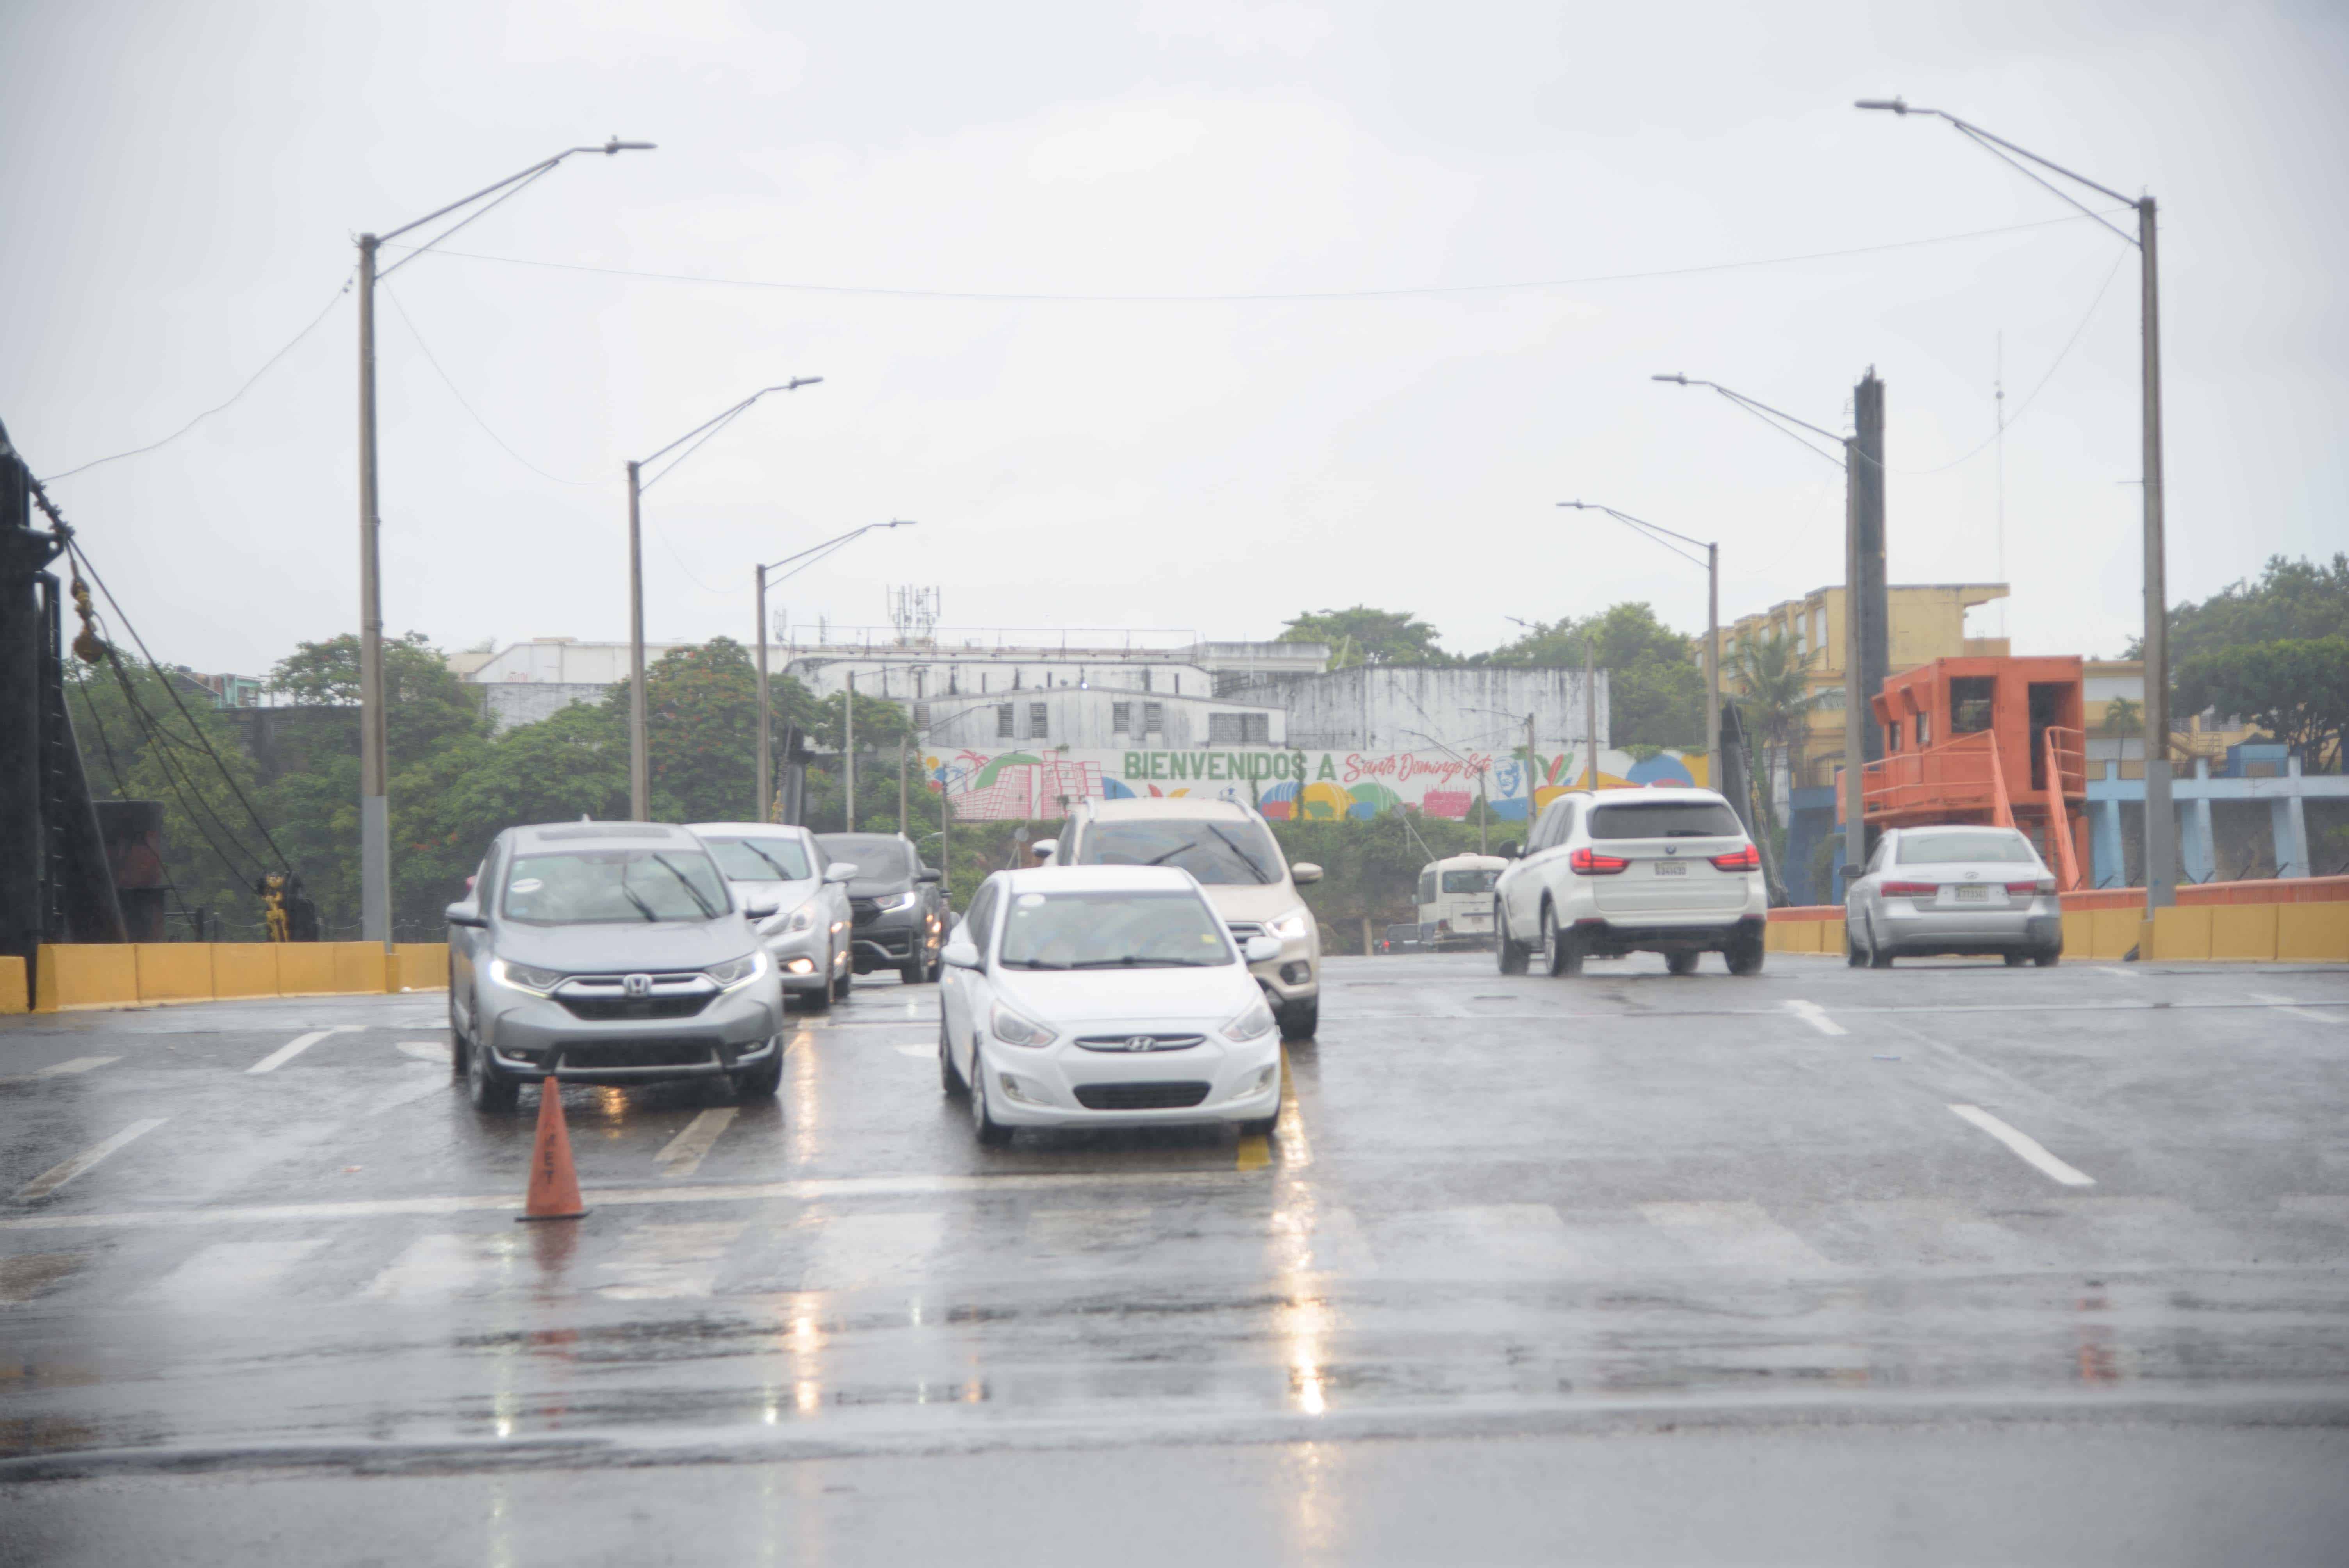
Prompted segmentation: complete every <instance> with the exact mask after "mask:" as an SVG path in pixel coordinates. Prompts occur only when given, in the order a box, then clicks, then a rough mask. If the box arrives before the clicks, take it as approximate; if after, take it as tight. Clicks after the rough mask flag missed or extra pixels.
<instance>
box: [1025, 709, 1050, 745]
mask: <svg viewBox="0 0 2349 1568" xmlns="http://www.w3.org/2000/svg"><path fill="white" fill-rule="evenodd" d="M1050 727H1051V720H1050V716H1049V710H1048V709H1047V708H1046V707H1045V706H1044V704H1042V703H1040V702H1031V703H1030V704H1029V705H1028V738H1029V739H1030V740H1042V739H1044V738H1045V737H1046V734H1047V732H1048V731H1049V730H1050Z"/></svg>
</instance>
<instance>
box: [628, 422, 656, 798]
mask: <svg viewBox="0 0 2349 1568" xmlns="http://www.w3.org/2000/svg"><path fill="white" fill-rule="evenodd" d="M643 495H644V485H643V483H642V480H641V479H640V476H639V474H638V465H637V464H636V463H635V462H630V463H629V464H628V820H630V821H631V822H648V821H650V820H652V798H653V787H652V758H651V757H650V755H649V747H648V744H647V738H646V734H645V544H644V527H643V522H642V516H641V512H642V507H641V502H642V498H643Z"/></svg>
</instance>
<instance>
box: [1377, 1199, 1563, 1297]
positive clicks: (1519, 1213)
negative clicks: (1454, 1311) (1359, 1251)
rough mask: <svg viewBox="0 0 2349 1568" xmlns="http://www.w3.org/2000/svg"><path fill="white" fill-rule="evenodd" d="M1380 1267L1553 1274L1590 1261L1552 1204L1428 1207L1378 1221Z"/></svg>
mask: <svg viewBox="0 0 2349 1568" xmlns="http://www.w3.org/2000/svg"><path fill="white" fill-rule="evenodd" d="M1372 1224H1373V1228H1374V1229H1375V1230H1376V1231H1377V1232H1378V1236H1379V1250H1378V1257H1379V1262H1380V1264H1381V1273H1384V1274H1391V1275H1410V1276H1413V1277H1416V1278H1421V1279H1428V1278H1463V1279H1493V1278H1524V1277H1527V1276H1531V1277H1535V1278H1548V1277H1552V1276H1555V1275H1557V1274H1570V1273H1573V1272H1576V1267H1577V1265H1578V1264H1588V1261H1589V1260H1588V1258H1587V1257H1586V1256H1585V1254H1584V1253H1583V1252H1582V1251H1581V1250H1580V1249H1578V1247H1577V1246H1576V1244H1575V1238H1574V1237H1572V1236H1571V1235H1570V1234H1569V1233H1568V1231H1567V1228H1566V1223H1565V1222H1564V1221H1562V1220H1560V1219H1559V1218H1558V1215H1557V1210H1556V1209H1554V1208H1552V1207H1551V1206H1550V1205H1548V1204H1547V1203H1482V1204H1475V1205H1472V1206H1470V1207H1466V1208H1459V1209H1423V1210H1419V1211H1416V1212H1409V1213H1403V1214H1396V1215H1392V1216H1391V1217H1388V1218H1386V1219H1383V1220H1374V1221H1373V1222H1372Z"/></svg>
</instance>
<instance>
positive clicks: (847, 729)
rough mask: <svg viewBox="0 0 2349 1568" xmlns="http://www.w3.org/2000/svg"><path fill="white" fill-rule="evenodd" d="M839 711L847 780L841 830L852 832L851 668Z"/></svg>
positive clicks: (853, 724) (853, 703)
mask: <svg viewBox="0 0 2349 1568" xmlns="http://www.w3.org/2000/svg"><path fill="white" fill-rule="evenodd" d="M840 711H841V716H842V722H843V735H842V740H843V745H842V746H841V748H840V756H841V763H842V770H843V775H842V776H843V778H844V779H846V780H847V789H846V790H845V792H844V794H843V799H845V800H846V801H847V807H846V811H847V815H846V818H845V820H846V822H847V826H846V827H845V828H843V829H842V831H843V832H848V833H853V832H854V831H856V672H855V671H854V670H853V669H852V670H850V671H849V672H848V686H847V688H846V690H845V692H844V693H843V696H842V697H841V699H840Z"/></svg>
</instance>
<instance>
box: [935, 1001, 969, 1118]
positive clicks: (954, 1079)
mask: <svg viewBox="0 0 2349 1568" xmlns="http://www.w3.org/2000/svg"><path fill="white" fill-rule="evenodd" d="M938 1092H939V1093H941V1094H943V1095H945V1096H946V1097H947V1099H961V1098H962V1097H963V1096H964V1095H967V1094H968V1093H969V1092H970V1085H968V1084H967V1083H965V1082H963V1081H962V1069H961V1068H958V1067H957V1066H955V1064H954V1046H953V1042H952V1041H951V1040H950V1039H949V1038H948V1037H947V1024H946V1020H945V1019H944V1018H941V1019H939V1020H938Z"/></svg>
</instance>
